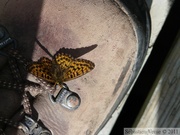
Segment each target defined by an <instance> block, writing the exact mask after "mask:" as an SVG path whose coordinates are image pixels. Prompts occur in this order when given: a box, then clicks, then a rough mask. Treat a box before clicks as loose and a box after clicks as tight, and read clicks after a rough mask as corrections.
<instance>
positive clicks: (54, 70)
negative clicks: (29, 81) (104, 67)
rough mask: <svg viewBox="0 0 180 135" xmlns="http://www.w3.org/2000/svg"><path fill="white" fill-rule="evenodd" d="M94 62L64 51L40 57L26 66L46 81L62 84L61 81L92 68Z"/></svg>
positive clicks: (73, 77)
mask: <svg viewBox="0 0 180 135" xmlns="http://www.w3.org/2000/svg"><path fill="white" fill-rule="evenodd" d="M94 67H95V64H94V63H93V62H91V61H89V60H85V59H75V58H73V57H72V56H70V55H68V54H64V53H57V54H55V55H54V57H53V59H52V60H50V59H48V58H46V57H41V58H40V59H39V60H38V61H37V62H33V63H32V64H30V65H29V66H28V71H29V72H30V73H31V74H33V75H34V76H36V77H38V78H41V79H43V80H45V81H47V82H50V83H54V84H55V85H56V84H59V85H62V83H63V82H66V81H69V80H72V79H75V78H78V77H80V76H82V75H84V74H86V73H88V72H90V71H91V70H92V69H94Z"/></svg>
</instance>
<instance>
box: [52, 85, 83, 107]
mask: <svg viewBox="0 0 180 135" xmlns="http://www.w3.org/2000/svg"><path fill="white" fill-rule="evenodd" d="M49 99H50V101H51V102H52V103H59V104H60V105H62V106H63V107H65V108H67V109H69V110H75V109H77V108H78V107H79V106H80V103H81V99H80V97H79V95H78V94H77V93H75V92H72V91H70V90H69V88H68V86H67V85H66V84H65V83H63V84H62V88H61V90H60V91H59V93H58V94H57V95H56V96H55V97H54V95H52V94H50V93H49Z"/></svg>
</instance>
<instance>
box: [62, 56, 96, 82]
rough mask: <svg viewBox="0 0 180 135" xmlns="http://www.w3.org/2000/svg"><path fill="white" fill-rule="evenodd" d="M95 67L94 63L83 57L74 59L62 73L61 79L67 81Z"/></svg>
mask: <svg viewBox="0 0 180 135" xmlns="http://www.w3.org/2000/svg"><path fill="white" fill-rule="evenodd" d="M94 67H95V65H94V63H93V62H91V61H89V60H84V59H74V60H73V61H72V62H71V63H70V65H69V67H68V69H66V70H65V72H64V73H63V78H62V80H63V81H64V82H65V81H69V80H72V79H75V78H78V77H80V76H82V75H84V74H86V73H88V72H90V71H91V70H92V69H93V68H94Z"/></svg>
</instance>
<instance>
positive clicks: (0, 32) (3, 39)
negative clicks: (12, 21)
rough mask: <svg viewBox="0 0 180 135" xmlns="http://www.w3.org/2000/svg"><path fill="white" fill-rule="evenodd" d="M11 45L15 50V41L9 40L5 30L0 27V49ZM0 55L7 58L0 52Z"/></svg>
mask: <svg viewBox="0 0 180 135" xmlns="http://www.w3.org/2000/svg"><path fill="white" fill-rule="evenodd" d="M11 43H13V48H14V49H15V48H17V42H16V40H15V39H13V38H11V37H10V35H9V33H8V31H7V29H6V28H5V27H4V26H2V25H0V49H2V48H4V47H5V46H7V45H9V44H11ZM0 54H1V55H4V56H8V55H7V54H6V53H4V52H2V51H0Z"/></svg>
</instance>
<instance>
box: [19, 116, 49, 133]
mask: <svg viewBox="0 0 180 135" xmlns="http://www.w3.org/2000/svg"><path fill="white" fill-rule="evenodd" d="M20 127H21V128H20V129H22V130H23V132H24V133H26V134H29V135H52V133H51V132H50V131H49V130H47V129H45V128H43V127H41V126H40V125H39V124H38V123H37V122H35V121H34V120H33V119H32V118H30V117H29V116H27V115H25V119H24V121H23V122H21V123H20Z"/></svg>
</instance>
